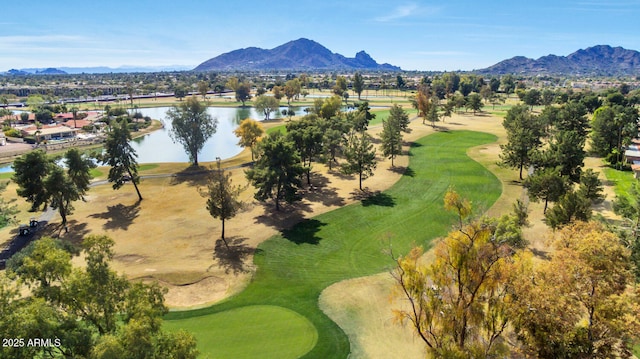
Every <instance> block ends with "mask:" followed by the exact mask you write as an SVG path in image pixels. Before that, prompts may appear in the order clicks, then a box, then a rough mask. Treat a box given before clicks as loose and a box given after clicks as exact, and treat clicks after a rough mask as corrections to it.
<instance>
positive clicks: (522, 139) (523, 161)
mask: <svg viewBox="0 0 640 359" xmlns="http://www.w3.org/2000/svg"><path fill="white" fill-rule="evenodd" d="M502 126H503V127H504V129H505V130H506V131H507V143H506V144H504V145H500V149H501V150H502V154H500V160H501V163H502V164H503V165H505V166H508V167H511V168H518V169H519V170H520V179H521V180H522V179H523V177H522V170H523V168H525V167H527V166H529V165H531V163H532V162H533V161H532V160H533V158H532V155H533V153H534V151H535V150H536V149H538V148H539V147H540V145H541V144H542V142H541V140H540V137H541V135H542V129H541V126H540V123H539V121H537V118H536V117H534V116H533V115H532V114H531V112H530V111H529V109H528V108H527V107H526V106H523V105H516V106H513V107H512V108H511V109H509V111H507V116H506V117H505V119H504V121H503V122H502Z"/></svg>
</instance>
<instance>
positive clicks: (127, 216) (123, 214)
mask: <svg viewBox="0 0 640 359" xmlns="http://www.w3.org/2000/svg"><path fill="white" fill-rule="evenodd" d="M139 214H140V201H138V202H136V203H134V204H133V205H131V206H125V205H123V204H121V203H119V204H117V205H115V206H108V207H107V211H106V212H103V213H96V214H92V215H90V216H89V217H92V218H102V219H106V220H107V222H105V224H103V225H102V228H104V229H105V230H113V229H124V230H127V229H128V228H129V226H130V225H131V224H132V223H133V221H134V220H135V219H136V218H137V217H138V215H139Z"/></svg>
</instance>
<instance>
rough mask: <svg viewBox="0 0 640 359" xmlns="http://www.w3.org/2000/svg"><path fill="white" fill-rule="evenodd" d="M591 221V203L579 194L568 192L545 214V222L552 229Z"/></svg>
mask: <svg viewBox="0 0 640 359" xmlns="http://www.w3.org/2000/svg"><path fill="white" fill-rule="evenodd" d="M589 219H591V201H590V200H589V199H588V198H586V197H585V196H584V195H583V194H582V193H580V192H574V191H569V192H567V193H565V194H564V195H562V196H561V197H560V198H559V199H558V202H557V203H556V204H555V205H554V206H553V207H552V208H551V209H550V210H549V211H547V213H546V214H545V222H546V223H547V225H549V227H551V228H553V229H557V228H560V227H562V226H566V225H568V224H570V223H573V222H575V221H588V220H589Z"/></svg>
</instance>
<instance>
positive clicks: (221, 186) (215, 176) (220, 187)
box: [200, 162, 244, 248]
mask: <svg viewBox="0 0 640 359" xmlns="http://www.w3.org/2000/svg"><path fill="white" fill-rule="evenodd" d="M224 172H225V171H224V169H222V168H220V163H219V162H218V169H217V170H213V172H212V174H211V175H210V176H209V180H208V182H207V190H206V191H201V192H200V194H201V195H202V196H203V197H205V198H206V199H207V211H209V214H210V215H211V217H213V218H219V219H220V222H221V224H222V230H221V233H220V238H221V239H222V241H223V242H224V245H225V246H226V247H227V248H229V244H228V243H227V240H226V239H225V237H224V225H225V221H226V220H228V219H231V218H233V217H235V216H236V214H238V211H239V210H241V209H242V206H243V203H242V201H240V200H238V197H239V196H240V193H241V192H242V191H243V190H244V188H243V187H241V186H234V185H233V184H232V180H231V173H227V174H225V173H224Z"/></svg>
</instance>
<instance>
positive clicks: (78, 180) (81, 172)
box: [64, 148, 96, 200]
mask: <svg viewBox="0 0 640 359" xmlns="http://www.w3.org/2000/svg"><path fill="white" fill-rule="evenodd" d="M64 161H65V165H66V167H67V175H68V176H69V179H70V180H71V182H73V184H74V185H75V187H76V190H77V191H78V193H79V194H80V198H82V199H83V200H84V197H83V196H84V194H85V193H86V192H87V191H88V190H89V185H90V184H91V179H92V178H93V176H91V169H92V168H95V167H96V164H95V163H94V162H93V161H92V160H91V159H90V158H87V157H85V156H83V155H82V153H80V151H79V150H78V149H76V148H71V149H69V150H68V151H67V152H66V153H65V154H64Z"/></svg>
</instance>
